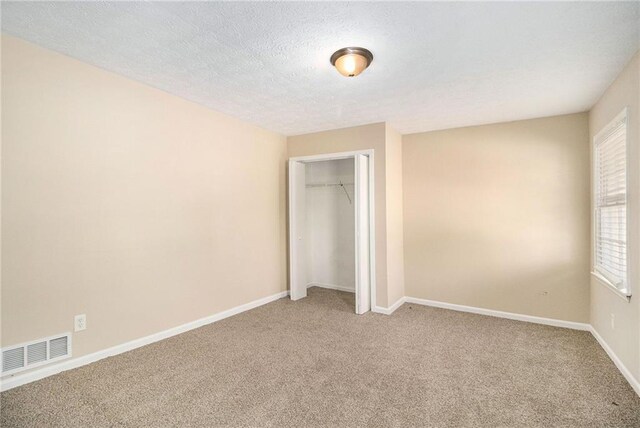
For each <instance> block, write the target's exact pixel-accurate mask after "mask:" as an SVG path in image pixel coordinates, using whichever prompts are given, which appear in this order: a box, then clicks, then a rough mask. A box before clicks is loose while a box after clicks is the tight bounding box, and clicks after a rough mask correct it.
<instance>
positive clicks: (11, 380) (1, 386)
mask: <svg viewBox="0 0 640 428" xmlns="http://www.w3.org/2000/svg"><path fill="white" fill-rule="evenodd" d="M288 295H289V292H288V291H281V292H280V293H276V294H273V295H271V296H267V297H263V298H262V299H258V300H254V301H252V302H249V303H245V304H244V305H240V306H236V307H234V308H231V309H227V310H226V311H222V312H218V313H217V314H214V315H210V316H208V317H205V318H200V319H199V320H195V321H192V322H189V323H186V324H182V325H180V326H178V327H173V328H170V329H168V330H164V331H161V332H158V333H154V334H152V335H149V336H145V337H142V338H140V339H135V340H132V341H130V342H126V343H123V344H121V345H116V346H113V347H111V348H107V349H104V350H102V351H98V352H94V353H92V354H88V355H83V356H81V357H78V358H72V359H69V360H65V361H63V362H60V363H58V364H52V365H50V366H44V367H42V368H38V369H35V370H33V371H29V372H26V373H22V374H16V375H15V376H9V377H7V378H6V379H2V380H0V391H7V390H9V389H11V388H15V387H17V386H20V385H24V384H26V383H29V382H34V381H36V380H40V379H43V378H45V377H47V376H51V375H54V374H57V373H60V372H63V371H66V370H71V369H75V368H77V367H81V366H84V365H87V364H90V363H93V362H96V361H98V360H102V359H103V358H107V357H111V356H114V355H118V354H122V353H123V352H127V351H131V350H133V349H136V348H140V347H142V346H145V345H149V344H151V343H154V342H157V341H159V340H163V339H166V338H169V337H171V336H175V335H177V334H180V333H184V332H187V331H189V330H193V329H196V328H198V327H202V326H204V325H207V324H211V323H214V322H216V321H220V320H223V319H225V318H229V317H231V316H233V315H237V314H239V313H242V312H245V311H248V310H250V309H254V308H257V307H258V306H262V305H266V304H267V303H271V302H273V301H275V300H278V299H281V298H283V297H286V296H288Z"/></svg>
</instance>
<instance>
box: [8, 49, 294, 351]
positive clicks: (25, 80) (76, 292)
mask: <svg viewBox="0 0 640 428" xmlns="http://www.w3.org/2000/svg"><path fill="white" fill-rule="evenodd" d="M2 122H3V123H2V125H3V126H2V152H3V153H2V154H3V159H2V231H3V236H2V256H3V264H2V345H3V346H5V345H11V344H17V343H19V342H22V341H27V340H31V339H37V338H40V337H44V336H48V335H52V334H56V333H61V332H66V331H72V330H73V317H74V315H75V314H82V313H84V314H86V315H87V325H88V328H87V330H86V331H83V332H79V333H75V334H74V335H73V346H74V349H73V352H74V356H81V355H84V354H87V353H90V352H94V351H97V350H101V349H104V348H107V347H109V346H113V345H116V344H120V343H123V342H126V341H129V340H132V339H135V338H139V337H142V336H145V335H148V334H152V333H155V332H158V331H162V330H164V329H167V328H170V327H175V326H178V325H180V324H183V323H186V322H189V321H193V320H196V319H198V318H201V317H205V316H208V315H212V314H214V313H217V312H219V311H222V310H225V309H229V308H232V307H234V306H237V305H240V304H244V303H247V302H249V301H252V300H255V299H258V298H261V297H265V296H269V295H273V294H275V293H278V292H281V291H284V290H286V276H285V275H286V270H285V261H286V258H285V255H286V252H285V245H286V240H285V230H286V229H285V220H286V218H285V201H286V199H285V193H284V192H285V188H286V187H285V181H284V180H285V169H284V167H285V159H286V139H285V138H284V137H283V136H281V135H278V134H275V133H272V132H268V131H265V130H263V129H260V128H257V127H255V126H252V125H249V124H247V123H244V122H241V121H239V120H236V119H232V118H230V117H228V116H224V115H222V114H219V113H216V112H213V111H211V110H208V109H206V108H203V107H201V106H198V105H196V104H193V103H190V102H188V101H185V100H182V99H180V98H177V97H174V96H171V95H169V94H167V93H164V92H161V91H159V90H155V89H152V88H150V87H147V86H144V85H141V84H138V83H136V82H134V81H131V80H128V79H125V78H122V77H119V76H117V75H115V74H112V73H108V72H105V71H102V70H100V69H98V68H95V67H92V66H89V65H86V64H83V63H81V62H78V61H75V60H73V59H70V58H68V57H65V56H62V55H59V54H56V53H53V52H51V51H47V50H43V49H41V48H38V47H36V46H34V45H31V44H28V43H26V42H23V41H20V40H18V39H15V38H12V37H8V36H3V37H2Z"/></svg>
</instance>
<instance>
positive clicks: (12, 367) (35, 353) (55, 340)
mask: <svg viewBox="0 0 640 428" xmlns="http://www.w3.org/2000/svg"><path fill="white" fill-rule="evenodd" d="M70 356H71V333H64V334H58V335H55V336H51V337H47V338H44V339H39V340H34V341H31V342H26V343H22V344H20V345H14V346H7V347H6V348H2V376H4V375H9V374H14V373H17V372H21V371H22V370H27V369H31V368H34V367H38V366H41V365H43V364H48V363H52V362H54V361H58V360H64V359H65V358H69V357H70Z"/></svg>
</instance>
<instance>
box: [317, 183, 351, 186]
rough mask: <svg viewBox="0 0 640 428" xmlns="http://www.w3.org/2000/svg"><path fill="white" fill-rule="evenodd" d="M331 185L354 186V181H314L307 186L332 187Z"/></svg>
mask: <svg viewBox="0 0 640 428" xmlns="http://www.w3.org/2000/svg"><path fill="white" fill-rule="evenodd" d="M331 186H353V183H313V184H307V187H331Z"/></svg>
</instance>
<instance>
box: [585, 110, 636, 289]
mask: <svg viewBox="0 0 640 428" xmlns="http://www.w3.org/2000/svg"><path fill="white" fill-rule="evenodd" d="M593 144H594V157H595V165H594V186H595V187H594V193H595V194H594V197H595V198H594V199H595V219H594V220H595V249H594V251H595V254H594V264H595V266H594V271H595V272H594V273H595V274H596V275H597V276H599V277H600V278H601V279H603V280H604V281H605V282H607V283H608V284H609V285H611V286H613V287H614V288H615V289H617V290H618V291H620V293H622V294H624V295H626V296H629V295H630V293H629V287H628V278H627V112H626V109H625V110H623V111H622V113H620V114H619V115H618V116H617V117H616V118H615V119H614V120H613V121H612V122H611V123H610V124H609V125H607V126H606V127H605V128H604V129H603V130H602V131H600V132H599V133H598V135H596V136H595V138H594V141H593Z"/></svg>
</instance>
